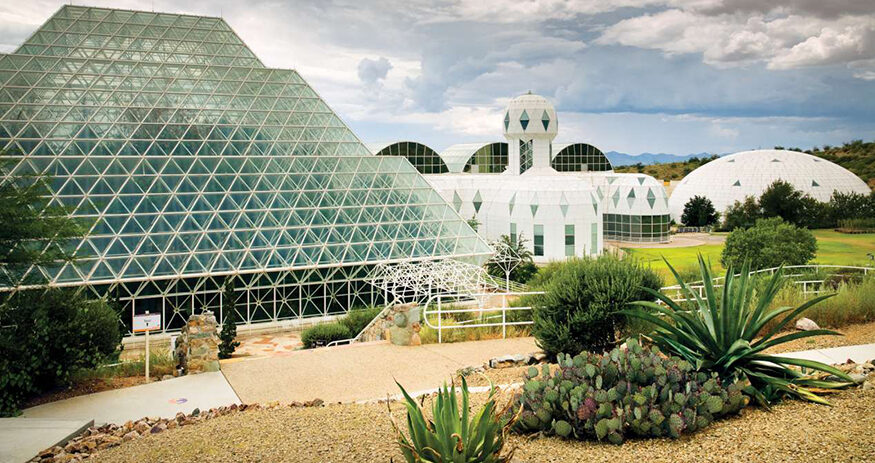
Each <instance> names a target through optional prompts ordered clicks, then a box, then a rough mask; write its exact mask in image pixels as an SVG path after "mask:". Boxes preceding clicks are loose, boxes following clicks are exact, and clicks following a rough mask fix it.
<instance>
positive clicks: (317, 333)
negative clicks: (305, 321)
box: [301, 322, 355, 349]
mask: <svg viewBox="0 0 875 463" xmlns="http://www.w3.org/2000/svg"><path fill="white" fill-rule="evenodd" d="M353 336H355V334H350V331H349V328H347V327H346V325H344V324H342V323H340V322H335V323H323V324H321V325H316V326H311V327H310V328H307V329H306V330H304V332H303V333H301V342H302V343H303V344H304V348H305V349H311V348H313V347H319V346H324V345H326V344H328V343H329V342H331V341H340V340H343V339H349V338H351V337H353Z"/></svg>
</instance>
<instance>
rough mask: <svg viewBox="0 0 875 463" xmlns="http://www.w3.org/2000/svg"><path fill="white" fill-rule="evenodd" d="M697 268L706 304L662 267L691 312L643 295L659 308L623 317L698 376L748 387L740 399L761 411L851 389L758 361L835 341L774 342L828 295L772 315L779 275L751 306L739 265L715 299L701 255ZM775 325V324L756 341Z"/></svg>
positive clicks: (780, 360) (745, 270) (810, 364)
mask: <svg viewBox="0 0 875 463" xmlns="http://www.w3.org/2000/svg"><path fill="white" fill-rule="evenodd" d="M698 260H699V269H700V272H701V275H702V285H703V289H704V293H705V297H704V298H703V297H701V296H699V294H698V293H697V292H696V291H693V290H692V289H691V288H690V287H689V285H687V284H686V283H685V282H684V281H683V278H681V276H680V275H679V274H678V272H677V271H676V270H675V269H674V267H672V265H671V264H670V263H669V262H668V261H667V260H666V264H667V265H668V268H669V269H670V270H671V272H672V273H673V274H674V276H675V278H676V279H677V281H678V285H679V286H680V287H681V289H682V290H683V291H684V293H685V294H687V298H688V299H689V300H692V301H694V305H693V308H692V310H685V309H684V308H683V307H681V306H680V305H679V304H678V303H676V302H674V301H672V300H671V299H669V298H668V297H667V296H665V295H663V294H660V293H659V292H656V291H652V290H651V291H648V292H649V293H651V294H652V295H653V296H654V297H656V298H657V299H658V300H659V301H661V302H662V303H663V304H664V305H660V304H656V303H654V302H650V301H639V302H634V303H633V304H632V305H634V306H637V307H639V308H638V309H636V310H625V311H623V312H621V313H624V314H626V315H628V316H632V317H637V318H640V319H643V320H645V321H647V322H650V323H652V324H653V325H654V326H655V327H656V328H655V330H654V332H653V333H651V334H650V339H651V340H652V342H653V343H654V344H656V345H657V346H659V347H660V348H661V349H663V350H665V351H666V352H669V353H672V354H675V355H679V356H681V357H683V358H684V359H686V360H687V361H689V362H690V363H692V364H693V365H695V367H696V368H697V369H699V370H710V371H715V372H717V373H718V374H719V375H720V376H721V378H723V380H724V381H735V380H737V379H746V380H747V381H749V382H750V387H747V388H745V393H746V394H748V395H750V396H751V397H753V398H754V399H755V400H756V401H757V402H759V403H760V404H762V405H764V406H768V404H769V403H770V402H773V401H774V400H775V399H776V398H779V397H780V396H781V395H790V396H795V397H798V398H801V399H805V400H810V401H813V402H817V403H827V402H826V400H824V399H823V398H821V397H820V396H818V395H817V392H818V391H819V390H822V389H837V388H842V387H847V386H848V385H849V384H852V381H851V378H850V377H849V376H848V375H847V374H845V373H844V372H842V371H840V370H838V369H836V368H833V367H831V366H829V365H826V364H823V363H821V362H815V361H811V360H799V359H793V358H789V357H780V356H774V355H767V354H763V352H764V351H765V350H766V349H769V348H771V347H774V346H777V345H781V344H784V343H786V342H790V341H794V340H797V339H804V338H807V337H811V336H821V335H841V333H838V332H835V331H831V330H813V331H806V332H801V333H791V334H786V335H782V336H778V337H775V336H776V335H777V334H778V333H780V331H781V329H782V328H784V327H785V326H787V324H788V323H790V322H791V321H792V320H793V319H795V318H796V317H798V316H799V315H800V314H802V313H803V312H805V311H806V310H808V309H810V308H811V307H813V306H814V305H816V304H817V303H819V302H821V301H823V300H825V299H828V298H829V297H832V296H833V295H832V294H828V295H823V296H818V297H815V298H813V299H811V300H809V301H807V302H805V303H804V304H802V305H800V306H799V307H796V308H793V307H778V308H775V309H771V310H770V309H769V307H770V305H771V303H772V301H773V300H774V298H775V296H776V295H777V293H778V291H779V290H780V288H781V285H782V282H783V281H784V280H783V267H779V268H778V269H777V271H775V272H774V274H773V275H772V276H771V277H770V278H769V280H768V281H767V282H766V285H765V288H764V290H763V291H762V292H761V293H760V294H758V297H757V299H756V301H754V294H755V292H754V284H753V283H754V282H753V281H752V280H751V278H750V266H749V264H747V263H745V264H744V265H743V266H742V268H741V271H740V272H739V275H738V276H736V275H735V272H734V270H733V269H732V268H731V267H730V268H728V269H727V270H726V276H725V278H724V285H723V289H722V291H721V294H720V297H719V298H718V297H717V291H716V288H715V287H714V283H713V281H714V280H713V278H712V276H711V270H710V268H709V266H708V265H707V264H706V263H705V260H704V258H703V257H702V255H701V254H700V255H699V259H698ZM645 309H646V310H645ZM773 320H778V321H777V322H776V323H775V324H774V326H773V327H772V328H771V329H769V330H768V332H767V333H766V334H765V335H762V336H760V337H759V338H757V336H758V335H759V334H760V333H761V332H762V331H763V330H764V329H765V327H766V326H767V325H768V324H769V323H770V322H772V321H773ZM793 367H804V368H808V369H811V370H815V371H820V372H823V373H827V374H830V375H832V376H835V377H836V378H838V379H839V380H838V381H832V380H829V379H825V378H822V379H814V378H812V377H810V376H806V375H803V374H802V373H801V372H800V371H799V370H797V369H795V368H793Z"/></svg>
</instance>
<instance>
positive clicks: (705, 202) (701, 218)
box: [681, 196, 720, 227]
mask: <svg viewBox="0 0 875 463" xmlns="http://www.w3.org/2000/svg"><path fill="white" fill-rule="evenodd" d="M719 218H720V214H719V213H718V212H717V211H716V210H714V203H712V202H711V200H710V199H708V198H706V197H705V196H693V197H692V198H690V200H689V201H687V203H686V204H684V212H683V214H682V215H681V222H683V224H684V225H686V226H688V227H707V226H708V225H712V224H715V223H717V220H718V219H719Z"/></svg>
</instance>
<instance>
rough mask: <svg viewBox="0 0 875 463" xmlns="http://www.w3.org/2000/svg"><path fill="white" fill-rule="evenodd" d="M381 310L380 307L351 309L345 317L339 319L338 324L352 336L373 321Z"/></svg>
mask: <svg viewBox="0 0 875 463" xmlns="http://www.w3.org/2000/svg"><path fill="white" fill-rule="evenodd" d="M382 310H383V308H382V307H353V308H352V310H350V311H349V313H347V314H346V316H345V317H343V318H341V319H340V323H341V324H342V325H343V326H345V327H346V329H347V330H349V333H350V335H351V337H352V336H356V335H357V334H359V333H360V332H361V331H362V330H363V329H365V327H366V326H368V323H370V322H371V320H373V319H374V317H376V316H377V315H379V314H380V312H381V311H382Z"/></svg>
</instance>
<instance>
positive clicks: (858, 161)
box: [805, 140, 875, 189]
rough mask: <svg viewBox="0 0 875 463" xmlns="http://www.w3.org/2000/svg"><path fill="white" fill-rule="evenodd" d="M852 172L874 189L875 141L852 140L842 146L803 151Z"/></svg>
mask: <svg viewBox="0 0 875 463" xmlns="http://www.w3.org/2000/svg"><path fill="white" fill-rule="evenodd" d="M805 152H806V153H808V154H813V155H815V156H818V157H821V158H823V159H826V160H827V161H832V162H834V163H836V164H838V165H840V166H842V167H844V168H845V169H848V170H849V171H851V172H853V173H854V174H856V175H857V177H860V178H861V179H863V181H864V182H866V183H867V184H868V185H869V188H872V189H875V142H864V141H863V140H854V141H852V142H850V143H845V144H844V145H842V146H824V147H823V148H817V147H815V148H814V149H811V150H806V151H805Z"/></svg>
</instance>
